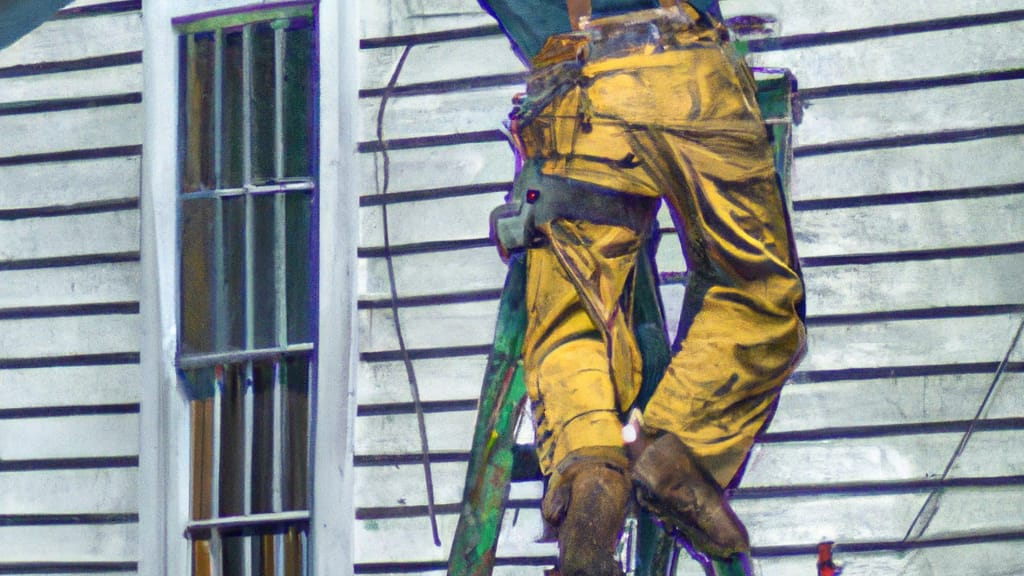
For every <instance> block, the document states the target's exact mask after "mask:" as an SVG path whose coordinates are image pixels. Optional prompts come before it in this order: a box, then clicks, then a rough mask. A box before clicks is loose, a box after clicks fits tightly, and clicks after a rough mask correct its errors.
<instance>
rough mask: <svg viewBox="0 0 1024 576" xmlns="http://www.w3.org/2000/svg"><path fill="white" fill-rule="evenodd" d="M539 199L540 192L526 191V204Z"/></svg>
mask: <svg viewBox="0 0 1024 576" xmlns="http://www.w3.org/2000/svg"><path fill="white" fill-rule="evenodd" d="M538 198H540V190H527V191H526V203H527V204H533V203H534V202H536V201H537V199H538Z"/></svg>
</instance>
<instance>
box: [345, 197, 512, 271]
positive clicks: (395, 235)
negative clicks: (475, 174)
mask: <svg viewBox="0 0 1024 576" xmlns="http://www.w3.org/2000/svg"><path fill="white" fill-rule="evenodd" d="M504 201H505V192H488V193H481V194H473V195H471V196H457V197H454V198H439V199H430V200H421V201H417V202H400V203H396V204H389V205H388V206H387V208H386V210H387V214H388V221H389V224H391V225H390V226H389V230H388V239H389V241H390V243H391V245H392V246H398V245H402V244H417V243H421V242H437V241H447V240H474V239H478V238H486V237H487V235H488V234H490V222H489V220H488V216H489V214H490V212H491V210H492V209H494V208H496V207H498V206H500V205H501V204H502V203H504ZM384 210H385V209H384V208H383V207H381V206H368V207H365V208H363V209H362V210H361V211H360V215H359V216H360V220H362V226H361V228H360V238H359V245H360V246H361V247H380V246H383V245H384V230H383V226H382V221H383V215H384V214H383V213H384ZM417 218H419V219H422V220H423V221H424V222H432V223H433V225H432V226H416V227H413V226H403V225H402V224H403V223H405V222H409V221H411V220H415V219H417ZM494 257H495V258H497V257H498V253H497V252H495V253H494Z"/></svg>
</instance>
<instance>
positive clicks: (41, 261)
mask: <svg viewBox="0 0 1024 576" xmlns="http://www.w3.org/2000/svg"><path fill="white" fill-rule="evenodd" d="M138 261H139V252H138V251H131V252H114V253H109V252H108V253H104V254H88V255H84V256H59V257H56V258H30V259H25V260H10V261H7V262H2V261H0V272H2V271H7V270H34V269H40V268H64V267H71V266H92V265H97V264H120V263H125V262H136V263H137V262H138Z"/></svg>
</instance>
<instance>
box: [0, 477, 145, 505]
mask: <svg viewBox="0 0 1024 576" xmlns="http://www.w3.org/2000/svg"><path fill="white" fill-rule="evenodd" d="M137 495H138V471H137V470H136V469H135V468H128V467H125V468H91V469H90V468H84V469H79V470H46V469H37V470H29V471H19V472H0V515H33V514H35V515H55V514H134V513H136V512H138V509H139V508H138V507H139V503H138V498H137Z"/></svg>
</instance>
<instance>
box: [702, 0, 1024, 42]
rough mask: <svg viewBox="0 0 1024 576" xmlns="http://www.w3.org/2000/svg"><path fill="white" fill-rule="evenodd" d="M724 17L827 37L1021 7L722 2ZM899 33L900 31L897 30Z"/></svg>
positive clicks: (921, 1) (1011, 3)
mask: <svg viewBox="0 0 1024 576" xmlns="http://www.w3.org/2000/svg"><path fill="white" fill-rule="evenodd" d="M720 5H721V9H722V15H723V16H724V17H725V18H732V17H735V16H741V15H744V14H762V15H769V16H771V17H773V18H775V19H776V20H777V22H776V23H775V25H774V26H773V29H774V30H775V33H776V34H777V35H778V36H780V37H790V36H798V35H807V34H827V33H835V32H841V31H846V30H856V29H871V28H881V29H885V28H886V27H888V26H893V25H908V24H909V25H911V26H920V25H921V24H917V23H921V22H925V23H927V22H931V21H936V20H938V21H943V20H947V19H960V20H961V21H962V20H963V19H965V18H968V19H969V18H975V17H977V16H978V15H986V14H999V13H1003V12H1006V11H1014V10H1018V9H1019V8H1020V4H1019V3H1018V2H1016V0H976V1H973V2H970V3H958V2H952V3H941V4H939V3H936V2H929V1H928V0H907V1H906V2H902V3H900V9H899V10H887V8H890V7H891V6H892V5H891V4H890V3H888V2H886V1H885V0H864V1H863V2H859V3H857V4H855V5H851V4H849V3H846V2H843V1H842V0H819V1H817V2H800V3H795V2H790V1H788V0H721V3H720ZM897 30H898V29H897Z"/></svg>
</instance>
